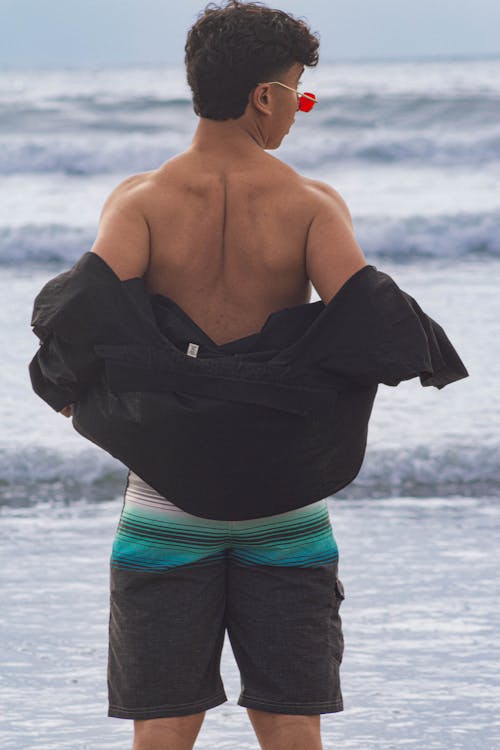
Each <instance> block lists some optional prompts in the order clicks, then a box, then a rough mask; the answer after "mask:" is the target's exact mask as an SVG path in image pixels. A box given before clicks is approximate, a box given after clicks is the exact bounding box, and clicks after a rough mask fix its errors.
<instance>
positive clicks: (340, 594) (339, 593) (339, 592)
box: [335, 578, 345, 605]
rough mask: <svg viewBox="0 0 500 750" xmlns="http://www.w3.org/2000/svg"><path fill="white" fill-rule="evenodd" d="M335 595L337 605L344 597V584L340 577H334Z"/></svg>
mask: <svg viewBox="0 0 500 750" xmlns="http://www.w3.org/2000/svg"><path fill="white" fill-rule="evenodd" d="M335 596H336V597H337V600H338V601H339V605H340V604H341V603H342V602H343V601H344V599H345V591H344V584H343V583H342V581H341V580H340V578H336V579H335Z"/></svg>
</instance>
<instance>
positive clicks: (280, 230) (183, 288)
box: [62, 0, 366, 750]
mask: <svg viewBox="0 0 500 750" xmlns="http://www.w3.org/2000/svg"><path fill="white" fill-rule="evenodd" d="M318 44H319V43H318V40H317V38H316V37H315V36H314V35H312V34H311V32H310V30H309V28H308V27H307V25H306V24H305V23H304V22H303V21H297V20H295V19H294V18H292V17H291V16H289V15H287V14H285V13H283V12H282V11H278V10H271V9H269V8H266V7H263V6H260V5H254V4H252V3H248V4H243V3H240V2H236V1H235V0H233V1H231V2H228V3H226V5H225V6H224V7H220V8H217V7H214V6H211V7H207V9H206V10H205V12H204V13H203V14H202V15H201V16H200V17H199V19H198V20H197V22H196V23H195V24H194V26H193V27H192V28H191V29H190V31H189V34H188V38H187V43H186V57H185V61H186V66H187V75H188V82H189V84H190V86H191V89H192V92H193V103H194V109H195V112H196V113H197V114H198V115H199V118H200V119H199V122H198V126H197V129H196V132H195V134H194V137H193V140H192V143H191V145H190V147H189V148H188V149H187V150H186V151H185V152H184V153H182V154H180V155H178V156H176V157H175V158H172V159H170V160H169V161H167V162H166V163H164V164H163V165H162V166H161V167H160V168H158V169H156V170H153V171H150V172H146V173H142V174H138V175H134V176H132V177H130V178H128V179H126V180H124V181H123V182H122V183H121V184H120V185H119V186H118V187H117V188H116V189H115V190H114V191H113V192H112V193H111V195H110V196H109V198H108V199H107V201H106V202H105V205H104V208H103V211H102V215H101V220H100V225H99V232H98V236H97V239H96V241H95V243H94V245H93V247H92V250H93V252H94V253H97V254H98V255H99V256H101V258H102V259H104V260H105V261H106V263H107V264H108V265H109V266H110V267H111V268H112V269H113V270H114V272H115V273H116V275H117V276H118V277H119V278H120V279H121V280H126V279H130V278H134V277H144V279H145V280H146V282H147V285H148V290H149V291H150V292H151V293H160V294H165V295H168V296H169V297H170V298H171V299H173V300H174V301H175V302H176V303H177V304H178V305H179V306H180V307H181V308H182V309H183V310H184V311H186V312H187V313H188V314H189V316H190V317H191V318H192V320H194V321H195V323H197V324H198V325H199V327H200V328H201V329H202V330H203V331H204V332H205V333H207V334H208V336H210V337H211V339H213V341H215V342H216V343H217V344H223V343H225V342H228V341H232V340H234V339H236V338H239V337H243V336H246V335H249V334H251V333H254V332H256V331H258V330H260V328H261V327H262V325H263V324H264V322H265V321H266V319H267V318H268V316H269V315H270V314H271V313H272V312H274V311H277V310H280V309H282V308H284V307H288V306H294V305H299V304H302V303H306V302H308V301H309V300H310V295H311V283H312V284H313V285H314V287H315V289H316V290H317V292H318V294H319V295H320V296H321V298H322V299H323V301H324V302H328V301H329V300H330V299H331V298H332V297H333V296H334V295H335V294H336V292H337V291H338V290H339V289H340V287H341V286H342V285H343V284H344V282H345V281H346V280H347V279H348V278H349V277H350V276H352V274H354V273H355V272H356V271H358V270H359V269H360V268H362V267H364V266H365V265H366V260H365V257H364V255H363V252H362V250H361V249H360V247H359V245H358V244H357V242H356V240H355V237H354V233H353V226H352V221H351V217H350V214H349V210H348V208H347V206H346V204H345V202H344V201H343V199H342V197H341V196H340V195H339V194H338V193H337V191H336V190H334V189H333V188H332V187H330V186H329V185H327V184H325V183H323V182H320V181H317V180H312V179H308V178H307V177H303V176H301V175H300V174H298V173H297V172H296V171H295V170H293V169H292V168H291V167H289V166H288V165H286V164H284V163H283V162H282V161H280V160H278V159H277V158H275V157H274V156H272V155H271V154H270V153H268V152H269V151H271V150H273V149H276V148H278V147H279V146H280V144H281V143H282V141H283V139H284V137H285V136H286V135H287V134H288V133H289V132H290V129H291V127H292V125H293V123H294V122H295V117H296V115H297V112H298V110H299V97H300V94H299V93H298V92H297V89H299V88H300V85H301V83H300V78H301V75H302V73H303V71H304V69H305V67H311V66H314V65H316V64H317V61H318V53H317V49H318ZM309 101H312V98H311V99H310V100H309ZM300 116H306V117H313V116H314V112H313V113H311V114H309V115H302V114H300ZM62 413H63V414H65V415H66V416H69V415H70V414H71V407H70V406H68V407H65V409H63V410H62ZM311 574H312V573H311ZM304 580H306V579H304ZM311 580H312V579H311ZM313 593H314V590H313V589H311V607H312V608H314V606H315V602H314V598H313ZM333 596H334V592H333V591H332V597H333ZM324 605H325V602H320V601H318V602H317V606H318V607H320V606H323V610H324V611H326V612H329V611H330V610H329V609H328V607H327V608H326V610H325V609H324ZM313 614H314V613H312V615H313ZM283 618H284V622H283V627H285V624H286V622H285V620H286V613H285V612H283ZM322 627H323V629H324V633H325V637H329V634H330V635H332V633H333V631H331V630H330V628H331V627H334V628H336V631H335V632H336V637H337V638H341V633H340V632H339V627H340V626H339V620H338V619H337V620H336V621H335V622H334V621H333V619H332V620H331V621H330V620H329V618H328V617H325V621H324V623H323V625H322ZM307 632H308V631H305V632H304V635H303V637H304V639H305V643H304V649H305V651H308V650H310V651H311V652H314V651H316V654H315V659H316V660H321V659H324V658H327V657H326V654H324V653H321V649H322V644H321V642H315V641H314V640H307V639H308V634H307ZM311 632H312V631H311ZM277 635H279V634H277ZM166 636H167V638H168V634H166ZM137 637H138V638H140V637H141V636H140V634H138V635H137ZM283 637H285V638H286V631H285V630H284V631H283ZM195 646H197V647H198V646H200V644H193V648H194V647H195ZM201 647H202V648H203V644H201ZM151 648H153V645H151ZM301 658H304V654H303V653H302V654H299V653H294V652H293V651H292V650H291V651H290V653H289V660H290V663H291V664H293V662H294V660H297V659H301ZM171 678H172V677H171ZM164 679H165V680H168V679H169V675H168V674H165V675H164ZM311 679H312V680H314V675H313V674H312V675H311ZM305 687H306V686H301V685H297V688H296V700H297V705H299V706H300V700H301V692H300V691H301V689H302V688H305ZM323 687H324V691H325V696H326V695H327V694H329V689H330V687H331V686H328V685H324V686H319V688H320V689H322V688H323ZM274 697H275V701H276V707H277V708H276V712H275V711H273V710H270V707H268V708H267V710H264V711H260V710H256V709H252V708H247V710H248V714H249V716H250V719H251V721H252V724H253V727H254V729H255V732H256V734H257V737H258V739H259V742H260V745H261V747H262V748H263V750H285V748H286V750H293V749H294V748H295V749H296V750H299V749H300V750H306V749H307V750H320V748H321V747H322V744H321V737H320V713H322V712H323V713H326V712H327V711H328V710H340V708H339V707H338V706H339V705H340V704H339V702H338V703H337V708H336V709H331V708H330V709H329V708H328V707H327V708H326V709H325V710H324V711H320V710H318V711H316V712H314V713H307V712H306V711H304V713H297V711H296V710H291V711H289V712H287V710H281V711H280V698H281V696H280V695H279V694H276V695H275V696H274ZM338 700H339V701H340V698H339V699H338ZM325 705H326V703H325ZM166 714H167V715H164V716H162V715H161V711H160V712H159V714H158V718H151V719H142V720H135V722H134V725H135V726H134V728H135V740H134V750H146V749H147V750H160V749H161V750H166V748H168V750H188V748H192V747H193V745H194V742H195V739H196V737H197V735H198V732H199V730H200V727H201V724H202V721H203V718H204V715H205V711H197V712H196V713H194V712H193V713H191V714H189V715H179V716H171V715H168V712H166Z"/></svg>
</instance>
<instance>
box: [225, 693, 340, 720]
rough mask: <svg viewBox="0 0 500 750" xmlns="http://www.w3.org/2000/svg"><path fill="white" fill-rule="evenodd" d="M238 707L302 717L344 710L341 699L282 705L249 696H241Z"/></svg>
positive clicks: (277, 702)
mask: <svg viewBox="0 0 500 750" xmlns="http://www.w3.org/2000/svg"><path fill="white" fill-rule="evenodd" d="M238 705H239V706H244V707H245V708H255V709H256V710H258V711H259V710H260V711H269V712H271V713H279V714H293V715H296V714H301V715H304V716H310V715H316V714H333V713H337V712H338V711H343V710H344V703H343V700H342V698H341V699H339V700H336V701H313V702H312V703H282V702H280V701H269V700H262V699H260V698H252V697H250V696H245V695H241V696H240V697H239V698H238Z"/></svg>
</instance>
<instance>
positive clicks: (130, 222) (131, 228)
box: [91, 174, 150, 281]
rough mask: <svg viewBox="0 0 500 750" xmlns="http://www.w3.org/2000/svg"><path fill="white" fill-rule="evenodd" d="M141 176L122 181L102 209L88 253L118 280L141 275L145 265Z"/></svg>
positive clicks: (146, 246) (146, 235) (146, 238)
mask: <svg viewBox="0 0 500 750" xmlns="http://www.w3.org/2000/svg"><path fill="white" fill-rule="evenodd" d="M144 186H145V175H144V174H138V175H133V176H132V177H128V178H127V179H126V180H123V182H121V183H120V184H119V185H118V186H117V187H116V188H115V189H114V190H113V192H112V193H111V194H110V195H109V197H108V198H107V200H106V202H105V203H104V206H103V208H102V212H101V217H100V221H99V230H98V233H97V238H96V241H95V242H94V244H93V245H92V248H91V250H92V252H94V253H96V254H97V255H99V256H100V257H101V258H102V259H103V260H104V261H106V263H107V264H108V266H110V267H111V268H112V269H113V271H114V272H115V273H116V275H117V276H118V278H119V279H120V280H121V281H125V280H126V279H131V278H135V277H142V276H144V274H145V273H146V270H147V268H148V264H149V250H150V244H149V227H148V223H147V221H146V217H145V214H144V212H143V210H142V205H143V201H144Z"/></svg>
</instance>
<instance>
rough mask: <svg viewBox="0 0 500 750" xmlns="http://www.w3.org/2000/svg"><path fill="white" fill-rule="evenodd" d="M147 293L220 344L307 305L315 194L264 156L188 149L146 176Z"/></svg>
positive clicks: (301, 181) (290, 171)
mask: <svg viewBox="0 0 500 750" xmlns="http://www.w3.org/2000/svg"><path fill="white" fill-rule="evenodd" d="M143 190H144V210H145V213H146V216H147V221H148V225H149V228H150V233H151V247H150V252H151V257H150V264H149V268H148V270H147V274H146V281H147V285H148V289H149V291H150V292H159V293H161V294H166V295H167V296H169V297H171V298H172V299H173V300H174V301H175V302H177V304H179V305H180V306H181V307H182V308H183V309H184V310H185V311H186V312H187V313H188V314H189V315H190V316H191V317H192V319H193V320H194V321H195V322H196V323H197V324H198V325H199V326H200V327H201V328H202V329H203V330H204V331H205V332H206V333H207V334H208V335H209V336H210V337H211V338H212V339H213V340H214V341H215V342H216V343H218V344H222V343H225V342H227V341H230V340H233V339H236V338H240V337H242V336H246V335H248V334H251V333H254V332H255V331H258V330H259V329H260V328H261V327H262V326H263V324H264V323H265V320H266V318H267V317H268V315H269V314H270V313H271V312H273V311H275V310H279V309H281V308H283V307H287V306H292V305H298V304H301V303H305V302H308V301H309V299H310V296H311V284H310V281H309V279H308V278H307V273H306V267H305V247H306V238H307V228H308V226H309V223H310V220H311V213H312V203H313V201H312V196H309V195H308V192H310V190H311V189H310V188H308V186H307V184H306V181H305V180H303V179H302V178H301V177H300V176H299V175H298V174H297V173H296V172H294V171H293V170H292V169H291V168H290V167H288V166H287V165H285V164H283V163H282V162H280V161H278V160H277V159H275V158H274V157H272V156H269V155H268V154H266V153H264V152H263V153H262V154H261V155H260V158H255V159H253V160H252V161H251V162H248V161H245V162H243V163H238V162H237V161H235V162H231V161H229V160H228V161H227V162H226V163H220V162H219V161H218V160H216V159H214V158H213V157H212V156H211V155H209V154H207V155H205V154H199V153H197V152H196V151H194V152H193V151H191V152H187V153H184V154H182V155H181V156H179V157H177V158H175V159H172V160H171V161H169V162H167V163H166V164H165V165H164V166H162V167H161V168H160V169H158V170H156V171H155V172H152V173H150V174H149V175H146V176H145V178H144V182H143Z"/></svg>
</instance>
